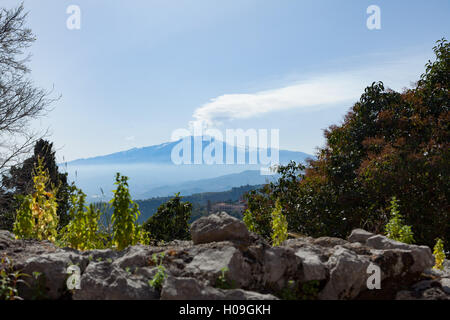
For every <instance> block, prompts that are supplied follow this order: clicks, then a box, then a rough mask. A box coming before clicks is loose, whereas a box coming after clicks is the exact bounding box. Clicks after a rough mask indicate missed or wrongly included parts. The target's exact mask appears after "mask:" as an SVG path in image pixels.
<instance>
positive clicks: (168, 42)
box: [2, 0, 450, 161]
mask: <svg viewBox="0 0 450 320" xmlns="http://www.w3.org/2000/svg"><path fill="white" fill-rule="evenodd" d="M18 3H19V1H11V0H2V5H3V6H6V7H12V6H15V5H17V4H18ZM24 3H25V8H26V10H28V11H30V14H29V19H28V21H29V26H30V27H31V28H32V29H33V31H34V33H35V34H36V36H37V41H36V42H35V44H34V45H33V47H32V48H31V49H30V52H31V53H32V54H33V57H32V63H31V68H32V78H33V80H34V81H35V83H36V84H37V85H39V86H42V87H44V88H52V87H54V92H55V94H58V95H59V94H61V96H62V97H61V99H60V100H59V101H57V102H56V103H55V104H54V106H53V107H54V110H53V111H51V113H50V114H49V115H48V116H47V117H45V118H43V119H41V120H39V121H37V122H35V123H34V124H33V125H34V126H36V127H49V128H50V131H51V136H50V137H49V139H50V140H52V141H54V142H55V145H56V147H57V149H58V157H59V160H60V161H62V160H63V158H64V159H65V160H72V159H76V158H81V157H89V156H95V155H102V154H107V153H112V152H116V151H121V150H125V149H129V148H132V147H141V146H148V145H154V144H159V143H163V142H166V141H169V140H170V136H171V133H172V131H173V130H175V129H178V128H188V126H189V124H190V123H192V121H200V120H203V121H209V122H210V123H211V125H213V126H216V127H218V128H219V129H222V130H225V129H226V128H243V129H248V128H255V129H260V128H261V129H271V128H273V129H280V146H281V147H282V148H284V149H290V150H300V151H304V152H308V153H313V152H314V150H315V148H316V147H318V146H321V145H323V143H324V138H323V129H324V128H326V127H328V126H329V125H331V124H334V123H339V122H340V121H341V120H342V118H343V116H344V114H345V113H346V112H347V111H348V109H349V108H350V107H351V106H352V104H353V103H354V102H355V101H356V100H357V99H358V98H359V96H360V94H361V93H362V92H363V89H364V88H365V87H366V86H367V85H369V84H370V83H371V82H373V81H378V80H382V81H384V82H385V85H386V86H388V87H391V88H393V89H395V90H401V89H402V88H404V87H408V86H410V83H411V82H412V81H416V80H417V79H418V77H419V75H420V74H421V73H422V72H423V69H424V68H423V66H424V64H425V63H426V62H427V60H428V59H432V58H433V54H432V47H433V46H434V43H435V41H436V40H438V39H440V38H442V37H446V38H447V39H449V31H450V19H449V13H450V2H449V1H448V0H433V1H405V0H396V1H385V0H372V1H364V0H348V1H335V0H315V1H300V0H284V1H275V0H273V1H263V0H258V1H257V0H238V1H237V0H236V1H235V0H227V1H211V0H191V1H187V0H176V1H175V0H158V1H151V0H132V1H125V0H96V1H91V0H76V1H75V0H73V1H63V0H39V1H35V0H25V1H24ZM72 4H75V5H78V6H79V7H80V9H81V29H80V30H69V29H67V27H66V20H67V18H68V17H69V15H68V14H67V13H66V9H67V7H68V6H69V5H72ZM372 4H374V5H378V6H379V7H380V9H381V29H380V30H369V29H368V28H367V27H366V20H367V18H368V17H369V15H368V14H367V13H366V9H367V7H368V6H369V5H372Z"/></svg>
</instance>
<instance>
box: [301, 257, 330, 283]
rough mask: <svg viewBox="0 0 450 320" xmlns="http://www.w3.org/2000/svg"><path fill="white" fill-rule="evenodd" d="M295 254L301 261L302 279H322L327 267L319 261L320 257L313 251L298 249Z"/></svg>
mask: <svg viewBox="0 0 450 320" xmlns="http://www.w3.org/2000/svg"><path fill="white" fill-rule="evenodd" d="M295 255H296V256H297V257H299V258H300V259H301V261H302V266H303V277H302V278H301V280H302V281H305V282H306V281H311V280H319V281H320V280H324V279H325V278H326V277H327V269H326V267H325V265H324V263H322V261H320V257H319V256H318V255H317V254H316V253H315V252H313V251H310V250H307V249H298V250H297V251H296V252H295Z"/></svg>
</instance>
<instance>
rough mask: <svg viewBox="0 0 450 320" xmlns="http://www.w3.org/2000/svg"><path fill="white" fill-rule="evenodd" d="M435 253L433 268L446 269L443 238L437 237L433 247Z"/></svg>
mask: <svg viewBox="0 0 450 320" xmlns="http://www.w3.org/2000/svg"><path fill="white" fill-rule="evenodd" d="M433 255H434V260H435V264H434V266H433V269H437V270H444V260H445V251H444V242H443V241H442V239H437V241H436V244H435V245H434V248H433Z"/></svg>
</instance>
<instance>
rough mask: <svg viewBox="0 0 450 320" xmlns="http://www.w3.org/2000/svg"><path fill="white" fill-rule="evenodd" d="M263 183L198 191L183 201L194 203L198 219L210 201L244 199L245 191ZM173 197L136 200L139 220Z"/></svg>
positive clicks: (149, 215)
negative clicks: (214, 190)
mask: <svg viewBox="0 0 450 320" xmlns="http://www.w3.org/2000/svg"><path fill="white" fill-rule="evenodd" d="M261 187H262V185H253V186H251V185H246V186H242V187H239V188H232V189H230V190H227V191H223V192H203V193H196V194H193V195H190V196H186V197H183V200H182V201H189V202H190V203H192V204H193V207H194V208H193V209H194V210H193V213H192V219H191V221H193V220H196V219H198V218H199V217H200V216H201V215H203V214H205V213H206V207H207V205H208V201H209V202H210V203H211V205H213V204H215V203H219V202H227V203H235V202H239V201H240V200H242V199H243V196H244V194H245V193H247V192H249V191H251V190H256V189H259V188H261ZM170 198H171V197H155V198H152V199H148V200H136V203H137V204H138V205H139V210H140V211H141V216H140V217H139V222H145V221H146V220H147V219H148V218H150V217H151V216H152V215H153V214H154V213H155V212H156V211H157V209H158V207H159V206H160V205H161V204H163V203H165V202H167V201H168V200H170Z"/></svg>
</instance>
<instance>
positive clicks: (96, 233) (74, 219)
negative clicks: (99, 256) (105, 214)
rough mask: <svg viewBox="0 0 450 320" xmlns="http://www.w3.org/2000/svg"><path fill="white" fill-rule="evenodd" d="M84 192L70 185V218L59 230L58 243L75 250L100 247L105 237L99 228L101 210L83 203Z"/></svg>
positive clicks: (102, 246) (104, 242)
mask: <svg viewBox="0 0 450 320" xmlns="http://www.w3.org/2000/svg"><path fill="white" fill-rule="evenodd" d="M85 200H86V194H84V193H83V191H81V190H80V189H78V188H77V187H75V185H74V184H72V186H71V187H70V196H69V203H70V207H69V214H70V218H71V220H70V221H69V223H68V224H67V225H66V226H65V227H64V228H63V229H62V230H61V232H60V235H61V236H60V245H64V246H68V247H71V248H73V249H77V250H93V249H102V248H104V247H105V244H106V237H105V235H104V234H102V233H101V232H100V230H99V220H100V216H101V212H100V210H99V209H97V208H95V206H94V205H93V204H90V205H89V206H86V205H85Z"/></svg>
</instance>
